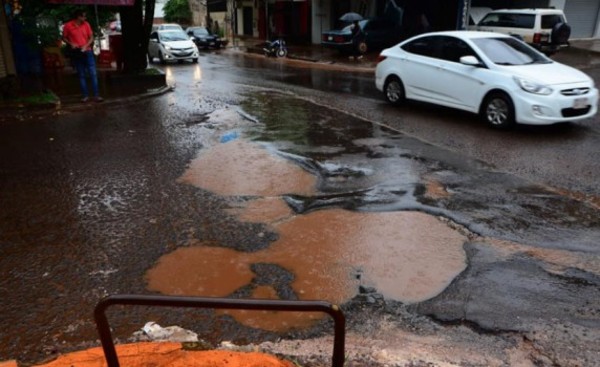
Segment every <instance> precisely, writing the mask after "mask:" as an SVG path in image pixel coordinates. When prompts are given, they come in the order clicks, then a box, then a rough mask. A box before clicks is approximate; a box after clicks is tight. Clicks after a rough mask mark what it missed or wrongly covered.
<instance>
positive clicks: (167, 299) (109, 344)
mask: <svg viewBox="0 0 600 367" xmlns="http://www.w3.org/2000/svg"><path fill="white" fill-rule="evenodd" d="M112 305H134V306H162V307H189V308H191V307H193V308H220V309H236V310H260V311H300V312H324V313H327V314H329V315H330V316H331V317H332V318H333V320H334V329H335V334H334V340H333V358H332V363H331V365H332V367H343V366H344V348H345V336H346V319H345V317H344V314H343V313H342V310H341V309H340V308H339V307H338V306H337V305H333V304H331V303H329V302H325V301H284V300H262V299H230V298H210V297H176V296H153V295H127V294H126V295H112V296H108V297H106V298H104V299H102V300H101V301H100V302H99V303H98V304H97V305H96V308H95V309H94V319H95V320H96V326H97V328H98V333H99V335H100V342H101V343H102V349H103V350H104V357H105V358H106V362H107V363H108V367H119V359H118V357H117V352H116V350H115V345H114V343H113V339H112V334H111V332H110V325H109V323H108V319H107V318H106V314H105V311H106V309H107V308H108V307H109V306H112Z"/></svg>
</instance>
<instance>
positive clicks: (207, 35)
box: [185, 27, 222, 50]
mask: <svg viewBox="0 0 600 367" xmlns="http://www.w3.org/2000/svg"><path fill="white" fill-rule="evenodd" d="M185 33H187V35H188V36H190V37H192V38H193V39H192V41H194V43H195V44H196V46H198V48H203V49H205V50H207V49H209V48H216V49H219V48H221V46H222V41H221V39H220V38H219V36H218V35H216V34H213V33H211V32H210V31H209V30H208V29H207V28H206V27H190V28H188V29H186V31H185Z"/></svg>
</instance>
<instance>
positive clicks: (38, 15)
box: [11, 0, 117, 47]
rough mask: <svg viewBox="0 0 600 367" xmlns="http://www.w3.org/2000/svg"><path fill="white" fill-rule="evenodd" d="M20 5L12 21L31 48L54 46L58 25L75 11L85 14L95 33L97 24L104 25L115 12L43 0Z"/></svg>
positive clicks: (34, 0) (59, 35) (28, 1)
mask: <svg viewBox="0 0 600 367" xmlns="http://www.w3.org/2000/svg"><path fill="white" fill-rule="evenodd" d="M20 5H21V9H20V12H19V13H18V14H11V15H12V19H13V20H14V21H15V22H18V23H19V24H20V25H21V26H22V29H23V35H24V36H25V37H27V39H28V40H29V44H30V46H32V47H36V46H37V47H44V46H47V45H54V44H55V43H56V41H57V40H59V39H60V38H61V34H60V28H59V27H60V25H61V24H64V23H66V22H67V21H69V20H70V19H71V18H72V15H73V13H74V12H75V10H79V9H81V10H84V11H85V12H86V13H87V15H88V22H89V23H90V25H91V26H92V29H93V30H94V31H95V32H99V29H100V28H99V26H98V23H100V25H104V24H106V23H107V22H108V21H109V20H111V19H113V18H114V14H115V12H116V11H117V8H115V7H98V8H97V9H98V11H97V13H96V10H95V9H94V6H92V5H88V6H84V5H82V6H79V5H70V4H49V3H47V2H46V1H44V0H21V2H20ZM96 14H97V15H98V17H97V18H98V21H97V19H96Z"/></svg>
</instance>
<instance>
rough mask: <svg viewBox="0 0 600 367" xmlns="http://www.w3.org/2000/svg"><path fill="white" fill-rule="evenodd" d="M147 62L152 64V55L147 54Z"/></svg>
mask: <svg viewBox="0 0 600 367" xmlns="http://www.w3.org/2000/svg"><path fill="white" fill-rule="evenodd" d="M148 62H149V63H150V64H154V57H152V55H150V52H148Z"/></svg>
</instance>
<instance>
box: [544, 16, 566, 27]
mask: <svg viewBox="0 0 600 367" xmlns="http://www.w3.org/2000/svg"><path fill="white" fill-rule="evenodd" d="M564 22H565V20H564V19H563V17H562V15H560V14H552V15H542V29H549V28H554V26H555V25H557V24H558V23H564Z"/></svg>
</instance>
